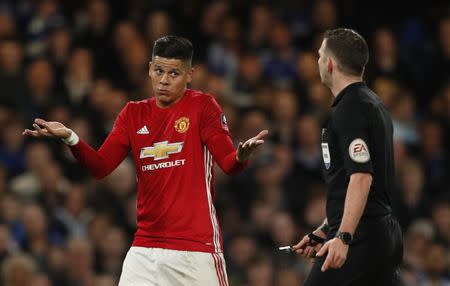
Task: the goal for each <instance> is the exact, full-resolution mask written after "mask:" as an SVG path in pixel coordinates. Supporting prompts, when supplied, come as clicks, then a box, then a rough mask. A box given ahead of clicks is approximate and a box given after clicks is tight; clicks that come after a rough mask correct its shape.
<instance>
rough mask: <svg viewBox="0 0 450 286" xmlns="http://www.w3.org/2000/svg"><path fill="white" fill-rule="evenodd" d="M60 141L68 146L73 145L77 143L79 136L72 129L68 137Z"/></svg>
mask: <svg viewBox="0 0 450 286" xmlns="http://www.w3.org/2000/svg"><path fill="white" fill-rule="evenodd" d="M62 141H63V142H64V143H66V144H67V145H69V146H73V145H77V144H78V142H79V141H80V138H79V137H78V135H77V134H76V133H75V132H73V131H72V133H71V134H70V136H69V137H68V138H65V139H62Z"/></svg>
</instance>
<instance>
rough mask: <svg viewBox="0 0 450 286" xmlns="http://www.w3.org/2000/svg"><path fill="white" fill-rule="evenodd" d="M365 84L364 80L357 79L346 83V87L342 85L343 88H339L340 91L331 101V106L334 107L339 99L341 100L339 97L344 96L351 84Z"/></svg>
mask: <svg viewBox="0 0 450 286" xmlns="http://www.w3.org/2000/svg"><path fill="white" fill-rule="evenodd" d="M364 85H366V83H365V82H363V81H357V82H353V83H351V84H349V85H347V86H346V87H344V89H342V90H341V92H339V94H338V95H337V96H336V98H335V99H334V101H333V104H332V105H331V107H335V106H336V105H337V104H338V103H339V101H341V99H342V98H343V97H344V94H345V93H346V92H347V91H348V90H349V89H350V88H351V87H353V86H358V87H359V86H364Z"/></svg>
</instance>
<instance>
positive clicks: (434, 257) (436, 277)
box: [417, 243, 450, 286]
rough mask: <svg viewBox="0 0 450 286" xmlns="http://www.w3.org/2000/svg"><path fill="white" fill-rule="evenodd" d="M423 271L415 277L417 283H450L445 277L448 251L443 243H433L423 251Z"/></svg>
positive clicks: (440, 285)
mask: <svg viewBox="0 0 450 286" xmlns="http://www.w3.org/2000/svg"><path fill="white" fill-rule="evenodd" d="M423 260H424V271H423V273H420V274H419V277H418V278H417V280H418V281H417V284H418V285H437V286H447V285H450V280H449V279H447V278H446V275H447V274H448V266H449V252H448V251H446V249H445V248H444V246H443V245H441V244H436V243H433V244H431V245H430V246H429V247H428V249H427V251H426V252H425V256H424V257H423Z"/></svg>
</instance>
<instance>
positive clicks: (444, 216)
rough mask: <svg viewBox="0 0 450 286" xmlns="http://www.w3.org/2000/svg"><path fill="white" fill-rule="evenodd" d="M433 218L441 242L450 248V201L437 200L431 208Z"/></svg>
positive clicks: (444, 199)
mask: <svg viewBox="0 0 450 286" xmlns="http://www.w3.org/2000/svg"><path fill="white" fill-rule="evenodd" d="M431 210H432V211H431V217H432V218H433V221H434V223H435V225H436V229H437V234H438V238H439V240H440V241H441V242H442V243H443V244H444V245H445V247H447V248H448V247H450V201H449V199H446V198H443V199H440V200H438V199H437V200H436V201H435V202H434V203H433V204H432V207H431Z"/></svg>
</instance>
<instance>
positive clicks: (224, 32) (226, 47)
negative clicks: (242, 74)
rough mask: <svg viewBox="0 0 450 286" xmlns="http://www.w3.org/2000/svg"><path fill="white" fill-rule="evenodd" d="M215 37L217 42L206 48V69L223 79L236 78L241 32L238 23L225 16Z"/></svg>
mask: <svg viewBox="0 0 450 286" xmlns="http://www.w3.org/2000/svg"><path fill="white" fill-rule="evenodd" d="M220 29H221V31H220V33H219V34H218V35H217V36H218V38H217V42H213V43H212V44H211V45H210V46H209V48H208V59H207V61H208V68H209V69H210V70H211V71H212V72H213V73H215V74H218V75H221V76H223V77H224V78H225V79H232V78H235V77H236V74H237V71H238V57H239V54H240V52H241V48H242V47H241V41H240V39H241V35H240V33H241V31H240V24H239V21H238V20H237V19H236V18H234V17H232V16H226V17H224V19H223V22H222V25H221V27H220Z"/></svg>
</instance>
